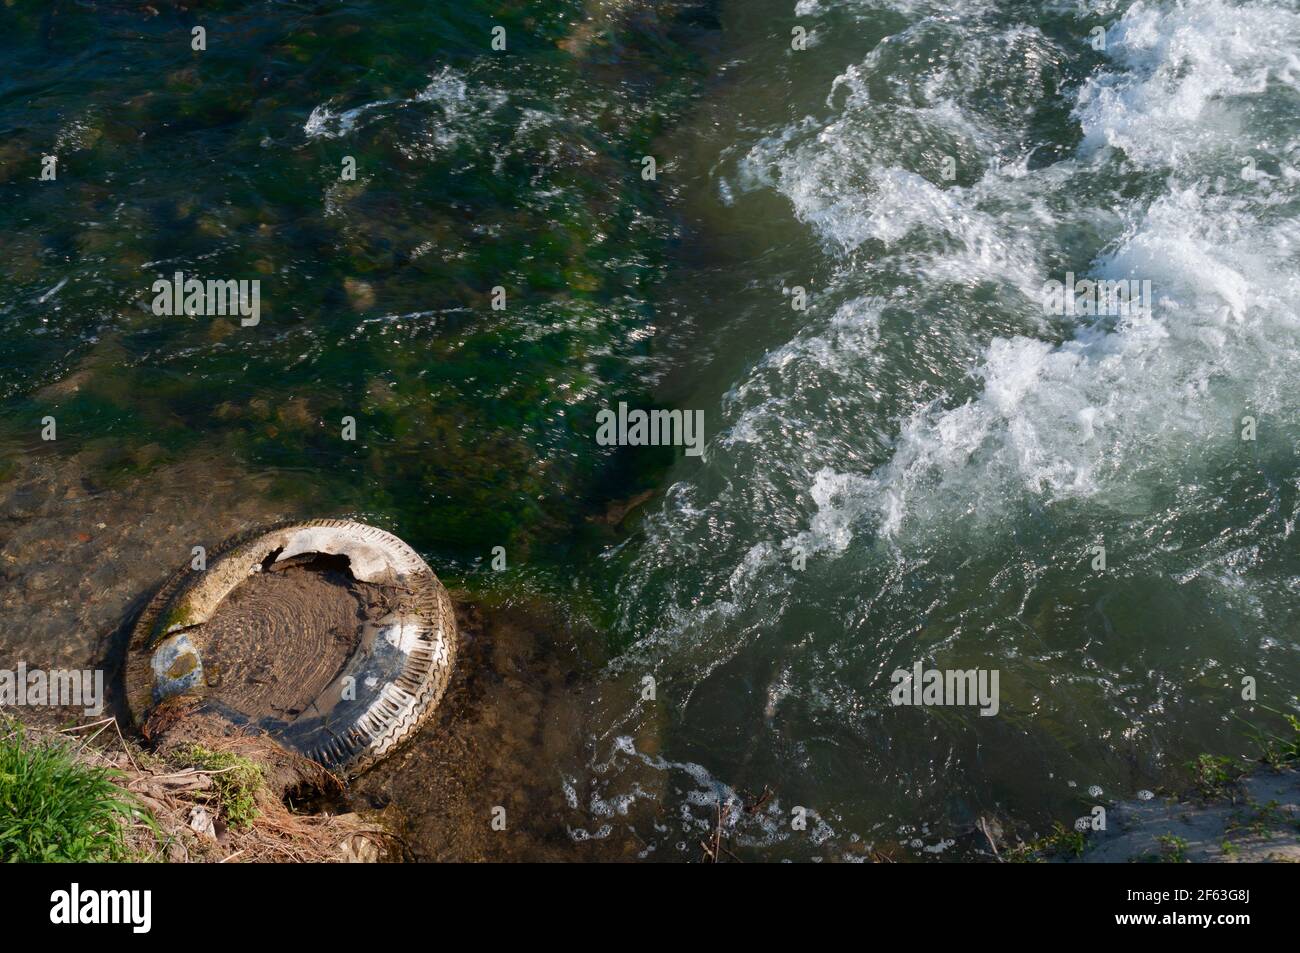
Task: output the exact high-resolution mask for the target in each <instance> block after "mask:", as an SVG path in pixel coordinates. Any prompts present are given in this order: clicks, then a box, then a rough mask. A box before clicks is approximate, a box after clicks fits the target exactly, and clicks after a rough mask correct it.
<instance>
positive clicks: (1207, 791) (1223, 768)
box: [1187, 754, 1242, 798]
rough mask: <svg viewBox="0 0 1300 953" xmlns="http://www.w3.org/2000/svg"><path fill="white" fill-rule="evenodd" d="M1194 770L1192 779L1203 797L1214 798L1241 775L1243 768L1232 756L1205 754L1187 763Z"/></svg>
mask: <svg viewBox="0 0 1300 953" xmlns="http://www.w3.org/2000/svg"><path fill="white" fill-rule="evenodd" d="M1187 766H1188V767H1189V768H1190V769H1191V771H1192V781H1193V783H1194V784H1195V785H1196V790H1197V791H1198V792H1200V795H1201V797H1205V798H1213V797H1220V796H1222V795H1223V794H1224V790H1225V788H1226V787H1227V786H1228V785H1229V784H1231V783H1232V782H1233V781H1236V780H1237V779H1238V778H1239V777H1241V774H1242V772H1241V769H1240V768H1238V767H1237V766H1236V764H1235V763H1234V762H1233V760H1232V759H1231V758H1221V757H1216V756H1215V755H1212V754H1203V755H1201V756H1200V757H1198V758H1197V759H1196V760H1195V761H1191V762H1189V763H1188V765H1187Z"/></svg>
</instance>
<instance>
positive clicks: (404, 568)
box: [126, 520, 458, 775]
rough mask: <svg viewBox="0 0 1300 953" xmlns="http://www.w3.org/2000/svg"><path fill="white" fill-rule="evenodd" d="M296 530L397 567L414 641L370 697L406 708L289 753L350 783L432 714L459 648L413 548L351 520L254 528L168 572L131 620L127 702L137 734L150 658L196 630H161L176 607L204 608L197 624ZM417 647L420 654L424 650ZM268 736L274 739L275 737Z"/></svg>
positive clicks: (147, 697) (443, 596)
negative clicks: (340, 540) (345, 542)
mask: <svg viewBox="0 0 1300 953" xmlns="http://www.w3.org/2000/svg"><path fill="white" fill-rule="evenodd" d="M303 531H307V532H315V533H316V534H318V535H319V534H322V531H323V534H324V535H326V536H329V535H330V534H331V532H336V533H338V534H341V535H343V536H345V537H346V536H351V537H352V538H354V539H356V540H358V541H364V545H366V546H371V547H377V548H378V549H379V550H381V551H382V552H383V554H384V556H385V558H387V559H388V560H390V562H391V564H392V565H394V566H396V567H397V571H398V577H397V579H395V580H394V582H395V583H401V584H402V588H404V589H405V590H406V594H405V595H403V596H401V597H399V602H400V606H401V613H402V615H403V618H404V619H407V618H409V620H410V622H412V623H414V626H415V629H416V631H417V632H418V633H420V635H419V640H418V647H419V648H420V649H421V652H420V654H419V657H415V658H414V660H413V662H412V660H411V658H410V657H408V662H407V664H406V667H405V668H404V669H403V672H402V676H401V677H400V678H398V679H393V680H390V681H389V682H388V683H385V684H382V685H381V686H380V688H379V689H378V690H377V691H378V693H379V694H380V695H385V690H386V689H388V688H389V687H390V685H391V686H393V688H395V689H396V691H395V692H393V693H391V695H392V696H393V697H397V696H405V697H409V699H410V702H409V703H405V701H403V702H402V703H400V704H396V703H393V704H386V705H383V706H380V707H381V709H382V710H381V711H380V712H379V716H376V714H375V706H373V705H372V706H371V707H370V708H367V709H366V710H365V711H362V712H361V713H360V714H359V715H358V716H357V717H355V718H352V719H351V720H350V722H351V723H350V724H348V723H346V722H345V724H344V726H342V728H341V729H340V730H334V729H331V731H330V734H331V741H329V742H327V743H324V744H321V745H319V746H313V747H311V748H309V749H308V750H304V749H303V748H299V747H296V746H294V745H288V746H289V747H295V749H296V750H298V751H299V753H301V754H303V755H304V756H306V757H308V758H310V759H311V760H313V761H317V762H318V763H320V764H323V765H325V766H326V767H329V768H331V769H333V770H335V771H338V772H340V773H345V774H348V775H357V774H360V773H361V772H363V771H365V770H367V769H368V768H370V767H372V766H373V765H374V764H376V763H377V762H378V761H380V760H381V759H383V758H385V757H387V756H388V755H390V754H392V752H393V751H394V750H396V749H397V747H398V746H399V745H401V744H402V743H403V742H405V741H407V740H408V739H410V738H411V737H412V736H413V735H414V734H415V733H416V732H417V731H418V729H419V728H420V726H421V725H422V724H423V723H424V721H425V719H426V718H428V717H429V715H430V714H432V713H433V711H434V710H435V709H436V708H437V706H438V703H439V702H440V701H441V700H442V696H443V694H444V693H445V692H446V690H447V685H448V683H449V682H450V681H451V674H452V667H453V665H454V664H455V658H456V649H457V641H458V637H457V632H456V617H455V611H454V609H453V608H452V604H451V599H450V597H449V596H448V595H447V590H446V588H445V587H444V586H443V585H442V583H441V582H440V581H439V580H438V578H437V576H435V575H434V573H433V571H432V570H431V569H430V568H429V567H428V565H427V564H426V563H425V562H424V560H423V559H421V558H420V556H419V554H417V553H416V552H415V550H413V549H411V547H410V546H408V545H407V544H406V543H405V542H403V541H402V540H401V539H399V538H398V537H396V536H394V535H393V534H392V533H388V532H386V531H385V530H382V529H379V528H378V527H375V526H369V525H367V524H365V523H358V522H354V521H351V520H306V521H286V522H282V523H275V524H271V525H269V526H263V527H260V528H258V529H255V530H251V531H248V532H245V533H240V534H237V535H235V536H232V537H231V538H229V539H227V540H226V541H225V542H223V543H222V544H221V545H219V546H217V547H216V548H215V549H213V550H212V551H211V552H209V553H208V555H207V568H206V570H204V571H196V570H194V569H192V568H190V566H189V565H185V566H183V567H182V568H180V569H178V570H177V571H176V572H175V573H173V574H172V576H171V577H170V578H169V579H168V580H167V581H166V582H165V583H163V585H162V586H161V587H160V588H159V590H158V591H157V593H156V594H155V595H154V597H153V598H152V599H151V600H150V601H149V603H148V604H147V605H146V606H145V608H144V610H143V611H142V612H141V613H140V616H139V618H138V619H137V620H136V623H135V625H134V626H133V628H132V631H131V635H130V640H129V644H128V648H127V662H126V692H127V704H128V706H129V708H130V711H131V715H132V719H133V720H134V722H135V724H136V727H137V728H138V727H139V726H140V725H141V724H143V722H144V720H145V719H146V717H147V716H148V714H149V712H150V711H151V710H152V709H153V708H154V706H155V704H156V703H157V702H158V701H160V700H161V699H159V698H157V697H156V691H155V689H156V680H155V675H154V670H153V665H152V660H153V655H154V652H155V650H156V649H157V647H158V646H159V645H160V644H161V643H163V642H165V641H166V640H168V639H170V638H171V637H172V636H173V635H175V634H176V633H177V632H183V631H184V630H186V629H189V628H192V627H193V626H194V625H195V624H197V623H195V622H189V621H188V620H187V621H186V622H185V623H177V622H175V621H173V622H171V623H170V624H165V623H167V620H168V619H169V618H172V617H173V616H174V615H175V614H176V611H177V609H178V607H180V606H186V607H187V611H193V610H194V606H193V603H194V602H196V601H197V602H199V603H201V604H203V603H205V601H206V603H210V604H203V605H201V611H200V615H201V618H199V622H202V621H206V618H208V617H210V615H211V611H213V610H215V608H216V605H217V604H219V602H220V601H221V599H224V597H225V595H228V594H229V591H230V590H231V589H233V588H234V586H235V585H237V584H238V582H239V581H240V580H242V579H244V578H247V576H248V575H249V574H250V573H252V572H256V571H259V570H260V567H261V564H262V562H263V561H264V560H265V559H266V557H267V556H268V555H269V554H270V553H272V552H274V551H275V550H276V548H277V547H282V546H283V545H284V544H285V541H286V540H288V539H292V538H294V536H295V534H297V533H300V532H303ZM309 551H316V550H314V549H312V550H309ZM322 551H327V550H322ZM254 566H256V567H257V568H256V569H255V568H253V567H254ZM214 580H216V582H214ZM230 580H233V583H231V582H230ZM227 583H229V585H227ZM200 587H205V589H204V590H201V589H200ZM223 589H224V591H223ZM203 612H206V615H203V614H202V613H203ZM425 635H427V636H428V638H427V639H426V638H424V636H425ZM403 641H405V639H404V640H403ZM426 645H427V646H428V651H427V652H426V651H424V649H425V646H426ZM354 655H355V653H354ZM425 656H427V660H426V659H425ZM194 697H195V699H196V700H200V701H201V699H202V693H201V692H199V693H195V695H194ZM359 707H360V706H359ZM270 733H271V734H272V736H275V732H274V731H272V732H270ZM281 740H283V739H281Z"/></svg>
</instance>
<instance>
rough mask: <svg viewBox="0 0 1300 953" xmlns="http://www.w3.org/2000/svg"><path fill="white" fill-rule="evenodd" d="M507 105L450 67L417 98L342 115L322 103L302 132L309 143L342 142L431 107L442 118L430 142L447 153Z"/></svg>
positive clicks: (501, 96) (490, 90)
mask: <svg viewBox="0 0 1300 953" xmlns="http://www.w3.org/2000/svg"><path fill="white" fill-rule="evenodd" d="M506 101H507V96H506V94H505V93H503V92H501V91H500V90H498V89H494V88H492V87H489V86H471V85H470V82H469V80H468V79H467V78H466V77H465V76H464V74H462V73H459V72H457V71H456V70H454V69H452V68H451V67H450V66H446V67H443V69H442V70H441V71H440V72H438V73H436V74H434V75H433V76H431V77H430V78H429V84H428V85H427V86H425V87H424V89H422V90H420V91H419V92H418V93H416V94H415V95H414V96H410V97H407V98H394V99H380V100H376V101H374V102H370V103H363V104H362V105H360V106H354V107H352V108H351V109H344V110H341V111H336V110H335V108H334V107H333V106H331V105H330V104H329V103H322V104H321V105H319V106H317V107H315V108H314V109H312V111H311V115H310V116H308V117H307V122H306V123H305V124H304V125H303V127H302V131H303V133H304V134H305V135H306V136H307V138H308V139H321V138H324V139H341V138H343V137H344V136H347V135H349V134H351V133H352V132H354V131H355V130H357V129H359V128H365V127H366V126H368V125H370V124H371V123H372V122H376V121H378V120H380V119H382V118H383V117H385V116H387V115H390V114H391V113H392V112H393V111H394V110H397V109H404V108H407V107H410V106H414V105H418V104H429V105H432V106H435V107H437V108H438V115H436V116H435V117H434V118H433V120H432V121H431V123H430V125H429V128H428V134H429V138H430V141H431V143H432V144H433V145H434V146H436V147H439V148H444V149H445V148H449V147H451V146H453V145H455V144H456V143H458V142H460V141H461V140H462V139H463V138H464V137H465V136H466V135H470V134H472V133H473V132H474V131H476V129H477V128H478V124H479V123H480V121H481V120H482V119H483V118H484V117H485V116H489V115H490V114H491V113H492V112H493V111H494V110H496V109H497V108H499V107H500V106H502V105H504V104H505V102H506Z"/></svg>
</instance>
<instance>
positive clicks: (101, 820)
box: [0, 722, 138, 863]
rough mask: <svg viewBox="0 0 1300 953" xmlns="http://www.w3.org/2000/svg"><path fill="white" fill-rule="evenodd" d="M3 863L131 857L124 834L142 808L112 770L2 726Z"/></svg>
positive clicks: (0, 832)
mask: <svg viewBox="0 0 1300 953" xmlns="http://www.w3.org/2000/svg"><path fill="white" fill-rule="evenodd" d="M6 730H7V734H8V736H7V737H5V738H3V739H0V860H3V861H5V862H9V863H25V862H39V863H55V862H81V863H84V862H97V861H121V860H129V859H131V853H132V852H131V850H130V848H129V847H128V846H127V843H126V840H125V829H126V827H127V826H128V825H129V824H130V823H131V821H132V819H133V817H134V816H135V814H136V813H137V811H138V807H137V803H136V802H135V800H134V799H133V798H132V797H131V795H130V794H128V793H127V792H126V791H124V790H123V789H122V788H120V787H119V786H118V785H117V784H115V783H114V779H115V778H116V777H117V775H116V773H115V772H112V771H109V770H108V769H105V768H95V767H91V766H88V765H85V764H81V763H79V762H78V761H77V760H76V758H75V756H74V754H73V752H72V750H71V748H70V747H69V746H68V745H67V744H60V743H42V742H36V741H31V740H29V739H28V738H27V737H26V734H25V732H24V731H23V728H22V726H21V725H18V724H16V723H12V724H8V725H6V724H4V723H3V722H0V731H6Z"/></svg>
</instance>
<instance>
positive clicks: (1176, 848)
mask: <svg viewBox="0 0 1300 953" xmlns="http://www.w3.org/2000/svg"><path fill="white" fill-rule="evenodd" d="M1156 841H1157V842H1158V843H1159V844H1160V850H1161V855H1162V856H1161V859H1162V860H1164V861H1165V862H1167V863H1170V864H1185V863H1187V841H1186V840H1184V839H1183V838H1181V837H1177V836H1175V835H1173V834H1161V835H1160V836H1159V837H1157V838H1156Z"/></svg>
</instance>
